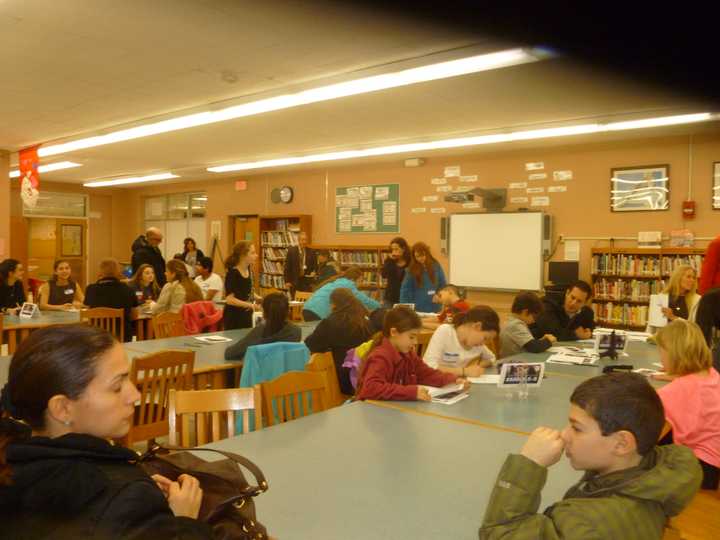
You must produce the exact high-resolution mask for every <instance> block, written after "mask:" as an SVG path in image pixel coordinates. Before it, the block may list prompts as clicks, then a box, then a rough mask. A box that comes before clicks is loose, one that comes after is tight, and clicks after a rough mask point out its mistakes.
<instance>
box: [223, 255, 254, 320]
mask: <svg viewBox="0 0 720 540" xmlns="http://www.w3.org/2000/svg"><path fill="white" fill-rule="evenodd" d="M257 257H258V256H257V253H256V252H255V245H254V244H252V243H251V242H244V241H243V242H238V243H237V244H235V245H234V246H233V249H232V252H231V253H230V256H228V258H227V259H226V260H225V268H226V269H227V274H226V275H225V311H224V313H223V322H224V325H225V330H233V329H235V328H251V327H252V317H253V312H254V311H257V309H258V305H257V304H256V301H257V300H259V299H260V297H259V296H257V295H256V294H255V292H254V291H253V276H252V274H253V265H254V264H255V261H256V260H257Z"/></svg>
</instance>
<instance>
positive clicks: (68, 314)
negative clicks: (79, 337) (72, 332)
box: [0, 311, 80, 354]
mask: <svg viewBox="0 0 720 540" xmlns="http://www.w3.org/2000/svg"><path fill="white" fill-rule="evenodd" d="M79 322H80V312H79V311H41V312H40V315H38V316H36V317H33V318H31V319H23V318H20V317H18V316H16V315H4V316H3V335H2V338H1V339H0V344H2V343H6V344H7V346H8V354H13V353H14V352H15V351H16V350H17V346H18V345H19V344H20V342H21V341H23V340H24V339H26V338H27V337H28V336H29V335H30V332H32V331H34V330H37V329H38V328H46V327H48V326H54V325H64V324H77V323H79Z"/></svg>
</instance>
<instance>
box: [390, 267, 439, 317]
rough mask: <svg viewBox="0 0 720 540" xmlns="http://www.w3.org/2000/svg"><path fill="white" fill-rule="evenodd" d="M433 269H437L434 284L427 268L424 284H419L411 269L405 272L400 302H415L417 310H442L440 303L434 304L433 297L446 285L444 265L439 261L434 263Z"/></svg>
mask: <svg viewBox="0 0 720 540" xmlns="http://www.w3.org/2000/svg"><path fill="white" fill-rule="evenodd" d="M433 270H434V271H435V281H436V283H435V284H433V282H432V281H430V275H429V274H428V273H427V270H423V274H422V284H421V285H419V286H418V284H417V282H416V281H415V276H413V275H412V274H411V273H410V272H409V271H408V272H405V278H404V279H403V282H402V285H401V286H400V303H401V304H415V311H420V312H422V313H437V312H438V311H440V307H441V306H440V304H434V303H433V301H432V297H433V295H434V294H435V293H437V292H438V291H439V290H440V289H442V288H443V287H444V286H445V285H447V281H446V280H445V272H443V269H442V266H440V265H439V264H438V263H437V262H434V263H433Z"/></svg>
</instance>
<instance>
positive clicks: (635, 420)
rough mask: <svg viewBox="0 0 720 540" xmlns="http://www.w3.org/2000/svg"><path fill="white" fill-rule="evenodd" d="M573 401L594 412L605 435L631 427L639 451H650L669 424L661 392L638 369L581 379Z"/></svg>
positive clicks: (571, 401)
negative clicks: (661, 399) (636, 371)
mask: <svg viewBox="0 0 720 540" xmlns="http://www.w3.org/2000/svg"><path fill="white" fill-rule="evenodd" d="M570 403H572V404H574V405H577V406H578V407H580V408H581V409H583V410H584V411H585V412H586V413H587V414H589V415H590V416H592V417H593V418H594V419H595V420H596V421H597V423H598V425H599V426H600V431H601V432H602V434H603V435H610V434H612V433H616V432H618V431H629V432H630V433H632V434H633V435H634V436H635V441H636V442H637V449H638V454H641V455H645V454H647V453H648V452H650V451H651V450H652V449H653V448H654V447H655V444H656V443H657V441H658V437H660V432H661V431H662V428H663V426H664V425H665V410H664V409H663V404H662V401H660V396H658V393H657V392H656V391H655V389H654V388H653V387H652V386H650V384H649V383H648V382H647V380H646V379H645V377H643V376H642V375H640V374H638V373H608V374H606V375H599V376H597V377H593V378H592V379H588V380H587V381H585V382H583V383H581V384H580V385H579V386H578V387H577V388H575V391H574V392H573V393H572V395H571V396H570Z"/></svg>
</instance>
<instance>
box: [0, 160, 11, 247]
mask: <svg viewBox="0 0 720 540" xmlns="http://www.w3.org/2000/svg"><path fill="white" fill-rule="evenodd" d="M9 171H10V155H9V154H8V153H7V152H6V151H5V150H0V261H1V260H3V259H7V258H8V257H9V256H10V178H8V173H9Z"/></svg>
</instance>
